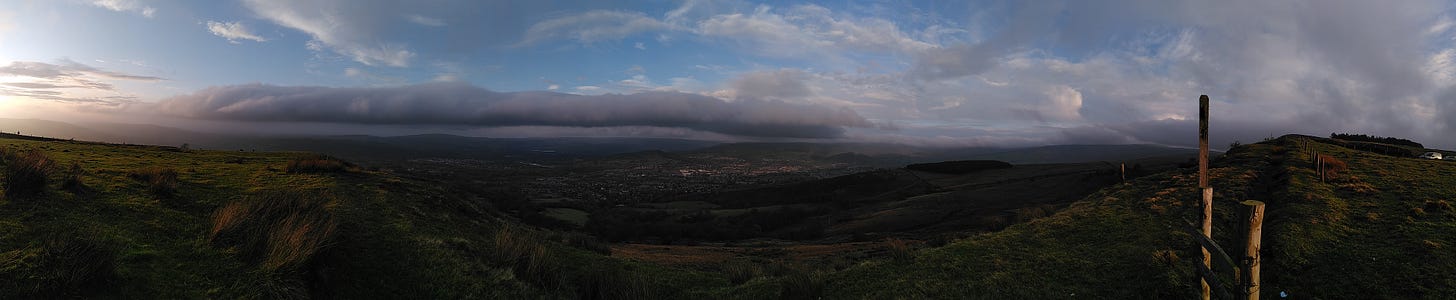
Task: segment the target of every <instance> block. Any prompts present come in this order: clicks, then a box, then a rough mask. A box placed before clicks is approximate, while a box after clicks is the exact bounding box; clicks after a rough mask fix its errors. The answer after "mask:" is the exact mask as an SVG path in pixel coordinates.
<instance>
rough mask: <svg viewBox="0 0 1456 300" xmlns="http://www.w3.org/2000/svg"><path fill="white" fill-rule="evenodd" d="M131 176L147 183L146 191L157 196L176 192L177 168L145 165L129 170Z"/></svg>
mask: <svg viewBox="0 0 1456 300" xmlns="http://www.w3.org/2000/svg"><path fill="white" fill-rule="evenodd" d="M131 178H132V179H136V180H137V181H141V182H142V183H143V184H146V185H147V192H149V193H152V194H153V195H157V196H158V197H171V196H172V195H173V194H174V193H176V192H177V170H173V169H172V168H166V167H155V166H154V167H146V168H141V169H137V170H132V171H131Z"/></svg>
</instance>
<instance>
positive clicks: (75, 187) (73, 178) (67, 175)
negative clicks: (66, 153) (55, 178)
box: [61, 162, 86, 192]
mask: <svg viewBox="0 0 1456 300" xmlns="http://www.w3.org/2000/svg"><path fill="white" fill-rule="evenodd" d="M84 175H86V169H82V168H81V164H79V163H75V162H72V163H71V165H70V166H67V167H66V169H65V171H63V172H62V173H61V188H62V189H65V190H68V191H72V192H80V191H82V190H85V189H86V183H85V182H82V181H81V176H84Z"/></svg>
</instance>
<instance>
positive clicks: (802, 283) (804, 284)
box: [779, 271, 825, 299]
mask: <svg viewBox="0 0 1456 300" xmlns="http://www.w3.org/2000/svg"><path fill="white" fill-rule="evenodd" d="M824 277H825V276H824V274H823V273H820V272H817V271H799V272H794V273H791V274H789V275H787V276H784V278H783V286H781V289H780V290H779V299H819V298H822V296H823V294H824Z"/></svg>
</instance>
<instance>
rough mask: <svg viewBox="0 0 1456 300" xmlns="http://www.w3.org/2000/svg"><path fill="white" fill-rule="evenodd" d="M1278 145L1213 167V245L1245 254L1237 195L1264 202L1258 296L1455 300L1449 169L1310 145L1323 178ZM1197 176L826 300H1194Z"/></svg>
mask: <svg viewBox="0 0 1456 300" xmlns="http://www.w3.org/2000/svg"><path fill="white" fill-rule="evenodd" d="M1298 139H1300V138H1297V137H1292V136H1290V137H1284V138H1281V139H1276V140H1272V141H1268V142H1264V143H1259V144H1253V145H1246V146H1243V147H1240V148H1236V149H1233V150H1232V151H1230V152H1229V153H1228V154H1227V155H1225V156H1224V157H1222V158H1221V159H1219V160H1218V161H1216V163H1215V164H1214V165H1213V167H1212V168H1211V173H1212V174H1213V181H1212V183H1213V186H1214V189H1215V192H1216V195H1215V210H1216V211H1215V215H1216V222H1215V230H1214V237H1215V240H1217V241H1218V242H1219V243H1220V244H1222V245H1224V246H1225V248H1232V249H1241V246H1238V245H1242V241H1241V240H1235V238H1234V236H1236V235H1237V234H1236V233H1237V232H1241V230H1242V229H1241V228H1239V222H1237V221H1235V220H1236V219H1237V218H1238V217H1237V216H1238V214H1239V213H1241V212H1242V211H1243V209H1242V208H1241V207H1240V206H1239V205H1238V204H1237V202H1238V201H1242V200H1245V199H1256V200H1263V201H1265V202H1266V203H1268V208H1267V217H1266V219H1265V220H1266V221H1265V224H1266V225H1265V228H1264V237H1263V240H1264V246H1265V248H1264V252H1263V255H1264V267H1263V270H1264V271H1263V274H1264V275H1263V276H1264V287H1263V289H1264V291H1265V293H1266V295H1277V294H1278V293H1279V292H1286V293H1288V294H1289V295H1292V296H1293V297H1298V298H1346V297H1358V298H1400V299H1412V298H1417V299H1419V298H1428V299H1442V298H1449V297H1452V296H1453V295H1456V251H1451V247H1452V243H1453V242H1456V211H1453V210H1452V208H1451V207H1452V206H1451V202H1453V199H1456V188H1453V187H1456V176H1453V175H1456V164H1453V163H1450V162H1443V161H1428V160H1418V159H1410V158H1404V157H1393V156H1385V155H1381V154H1375V153H1371V152H1364V151H1358V150H1352V149H1348V148H1343V147H1338V146H1335V145H1331V144H1323V143H1310V144H1311V145H1313V147H1315V148H1317V149H1318V150H1319V151H1321V152H1322V153H1325V154H1327V155H1332V156H1333V157H1335V158H1336V159H1339V160H1343V161H1344V162H1346V163H1347V164H1348V167H1349V169H1348V170H1347V171H1344V172H1339V173H1338V174H1332V175H1333V179H1331V180H1330V181H1329V182H1326V183H1321V182H1319V179H1318V176H1317V174H1316V173H1315V172H1314V171H1312V170H1311V164H1310V163H1309V161H1310V157H1309V156H1308V155H1306V154H1304V153H1301V152H1300V151H1298V149H1297V144H1296V140H1298ZM1195 172H1196V171H1195V170H1191V169H1183V170H1181V171H1173V172H1165V173H1161V174H1157V175H1152V176H1147V177H1143V178H1139V179H1138V180H1135V181H1133V182H1130V183H1128V184H1126V185H1122V186H1119V187H1113V188H1108V189H1104V190H1102V191H1100V192H1098V193H1096V194H1093V195H1092V196H1089V197H1087V198H1086V199H1085V200H1083V201H1080V202H1078V203H1076V204H1073V205H1072V207H1070V208H1068V209H1066V210H1064V211H1062V212H1060V213H1058V214H1056V215H1055V216H1052V217H1048V218H1043V219H1039V220H1035V221H1032V222H1030V223H1025V224H1020V225H1015V226H1012V227H1010V228H1008V229H1006V230H1004V231H1001V232H996V233H989V234H984V235H981V236H977V237H973V238H968V239H964V240H960V241H957V242H954V243H952V244H950V245H949V246H946V247H942V248H936V249H930V250H926V251H922V252H920V253H917V254H916V255H914V257H913V258H911V259H905V260H901V261H879V262H870V263H864V264H861V265H859V266H856V267H854V268H851V269H849V270H847V271H845V272H839V273H836V274H832V275H830V277H829V279H828V280H827V282H829V285H828V286H827V287H826V293H827V296H829V297H831V298H861V297H867V298H899V297H908V298H922V297H934V298H988V299H1005V298H1066V297H1093V298H1114V299H1126V298H1191V297H1195V295H1196V294H1195V293H1196V292H1197V281H1196V277H1194V276H1193V274H1192V270H1193V264H1194V263H1196V262H1197V261H1198V260H1199V256H1200V254H1199V253H1198V252H1197V248H1196V247H1195V246H1194V244H1193V242H1192V240H1191V239H1190V236H1189V235H1188V234H1186V233H1184V231H1183V230H1181V229H1180V228H1179V227H1180V226H1186V225H1184V222H1183V220H1182V219H1184V218H1186V219H1189V220H1196V219H1197V208H1198V199H1199V196H1198V195H1199V192H1198V190H1197V189H1196V182H1197V174H1196V173H1195Z"/></svg>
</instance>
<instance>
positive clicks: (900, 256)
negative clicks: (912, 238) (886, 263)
mask: <svg viewBox="0 0 1456 300" xmlns="http://www.w3.org/2000/svg"><path fill="white" fill-rule="evenodd" d="M885 248H886V249H887V250H889V252H890V258H893V259H895V261H902V262H903V261H912V260H915V252H914V250H913V249H911V248H910V243H908V242H905V240H901V239H897V238H889V239H885Z"/></svg>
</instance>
